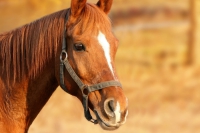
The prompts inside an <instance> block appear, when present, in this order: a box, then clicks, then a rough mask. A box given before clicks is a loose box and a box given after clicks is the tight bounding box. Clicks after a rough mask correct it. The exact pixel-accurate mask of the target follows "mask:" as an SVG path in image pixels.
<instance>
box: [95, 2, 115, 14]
mask: <svg viewBox="0 0 200 133" xmlns="http://www.w3.org/2000/svg"><path fill="white" fill-rule="evenodd" d="M112 2H113V0H99V1H98V2H97V6H98V7H99V8H100V9H101V10H103V11H104V12H105V13H106V14H108V13H109V11H110V9H111V6H112Z"/></svg>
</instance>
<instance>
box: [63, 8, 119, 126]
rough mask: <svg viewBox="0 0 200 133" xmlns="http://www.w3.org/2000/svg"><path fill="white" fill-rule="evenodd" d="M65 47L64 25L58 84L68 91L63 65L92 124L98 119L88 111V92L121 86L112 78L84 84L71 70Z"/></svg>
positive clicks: (86, 116)
mask: <svg viewBox="0 0 200 133" xmlns="http://www.w3.org/2000/svg"><path fill="white" fill-rule="evenodd" d="M68 12H69V11H68ZM67 20H68V13H67V15H66V18H65V24H66V22H67ZM64 26H65V25H64ZM66 49H67V44H66V26H65V30H64V34H63V43H62V52H61V54H60V86H61V88H62V89H63V90H64V91H65V92H67V93H69V92H68V90H67V88H66V86H65V84H64V66H65V68H66V69H67V71H68V73H69V74H70V76H71V77H72V79H73V80H74V81H75V82H76V84H77V85H78V87H79V89H80V90H81V92H82V96H83V101H82V104H83V108H84V115H85V118H86V119H87V120H88V121H90V122H92V123H94V124H97V123H98V121H97V120H95V119H93V118H92V116H91V114H90V111H89V108H88V96H89V94H90V93H91V92H93V91H97V90H101V89H103V88H106V87H110V86H119V87H121V88H122V86H121V83H120V82H118V81H114V80H113V81H107V82H101V83H97V84H94V85H86V84H84V83H83V82H82V81H81V79H80V78H79V77H78V76H77V74H76V73H75V71H74V70H73V68H72V67H71V65H70V64H69V61H68V59H67V58H68V54H67V51H66Z"/></svg>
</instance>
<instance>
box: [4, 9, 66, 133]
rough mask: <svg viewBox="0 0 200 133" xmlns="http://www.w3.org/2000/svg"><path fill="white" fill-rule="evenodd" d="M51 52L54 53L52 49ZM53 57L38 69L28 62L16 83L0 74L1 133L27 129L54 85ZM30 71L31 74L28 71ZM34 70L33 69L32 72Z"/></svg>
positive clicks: (53, 88) (54, 87)
mask: <svg viewBox="0 0 200 133" xmlns="http://www.w3.org/2000/svg"><path fill="white" fill-rule="evenodd" d="M64 14H66V12H63V11H62V15H63V16H64ZM54 15H55V14H54ZM62 15H60V16H62ZM46 27H47V26H46ZM52 32H53V31H52ZM62 33H63V31H62ZM58 38H60V40H56V43H57V44H55V45H58V44H59V43H60V42H61V40H62V37H58ZM47 44H48V43H47ZM0 45H1V44H0ZM36 45H37V44H36ZM60 45H61V44H60ZM57 49H61V46H58V47H57ZM53 52H55V53H54V54H55V55H57V54H56V52H57V51H55V49H54V51H53ZM47 53H48V51H47ZM49 53H51V52H49ZM49 53H48V54H49ZM30 54H31V53H30ZM41 55H42V54H41ZM55 58H56V57H55V56H51V57H49V59H48V60H45V61H43V62H42V66H39V67H38V69H39V70H32V67H31V66H32V65H34V64H30V66H29V67H28V68H27V70H25V72H26V71H27V72H29V71H30V74H29V73H27V74H24V75H23V74H21V75H20V79H16V82H14V83H13V84H12V85H9V84H8V83H7V82H6V80H7V78H5V77H6V76H5V75H6V73H3V74H1V73H0V120H2V121H0V131H5V133H6V132H9V133H12V132H15V133H18V132H20V133H21V132H22V133H23V132H27V130H28V128H29V126H30V124H31V123H32V122H33V120H34V119H35V117H36V116H37V114H38V113H39V112H40V110H41V109H42V107H43V106H44V105H45V103H46V102H47V101H48V99H49V98H50V96H51V95H52V93H53V92H54V91H55V89H56V88H57V87H58V82H57V79H56V76H55V69H56V68H55V67H57V65H55V60H56V59H55ZM27 62H28V61H27ZM1 63H2V62H0V65H2V64H1ZM7 63H8V62H7ZM20 63H21V62H20ZM35 63H37V62H35ZM22 66H23V65H22ZM26 67H27V64H25V66H23V68H26ZM33 67H34V66H33ZM0 68H1V67H0ZM17 69H18V68H17ZM17 69H16V70H17ZM31 71H33V72H34V74H31ZM35 71H37V72H36V73H35ZM12 72H13V71H11V72H10V75H12ZM17 74H18V73H17ZM30 75H31V76H30ZM4 78H5V79H4ZM6 127H8V128H6Z"/></svg>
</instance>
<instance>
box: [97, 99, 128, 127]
mask: <svg viewBox="0 0 200 133" xmlns="http://www.w3.org/2000/svg"><path fill="white" fill-rule="evenodd" d="M103 110H104V111H103V112H102V111H100V110H94V113H95V115H96V118H97V121H98V124H99V125H100V126H101V127H102V128H103V129H105V130H115V129H118V128H119V127H120V126H121V125H123V124H124V123H125V122H126V117H127V115H128V110H127V109H126V110H125V111H121V109H120V104H119V102H117V101H115V100H114V98H109V99H106V100H105V102H104V109H103Z"/></svg>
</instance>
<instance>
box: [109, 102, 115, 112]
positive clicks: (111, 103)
mask: <svg viewBox="0 0 200 133" xmlns="http://www.w3.org/2000/svg"><path fill="white" fill-rule="evenodd" d="M108 107H109V109H110V110H111V111H112V112H114V111H115V108H116V105H115V102H114V100H110V101H109V102H108Z"/></svg>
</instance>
